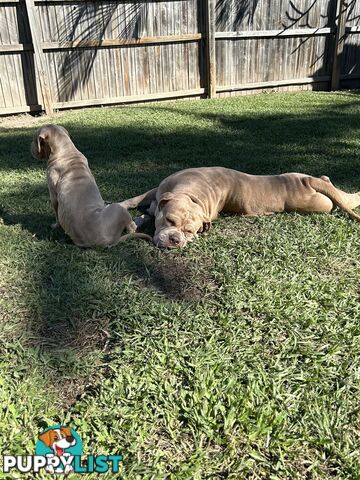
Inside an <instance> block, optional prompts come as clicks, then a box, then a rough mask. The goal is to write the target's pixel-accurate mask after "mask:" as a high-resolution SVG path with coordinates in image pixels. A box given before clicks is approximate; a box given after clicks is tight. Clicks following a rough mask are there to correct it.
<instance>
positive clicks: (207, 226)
mask: <svg viewBox="0 0 360 480" xmlns="http://www.w3.org/2000/svg"><path fill="white" fill-rule="evenodd" d="M210 228H211V222H210V221H209V222H207V221H205V222H203V224H202V227H201V228H200V229H199V231H198V232H197V233H205V232H208V231H209V230H210Z"/></svg>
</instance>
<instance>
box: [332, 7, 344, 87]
mask: <svg viewBox="0 0 360 480" xmlns="http://www.w3.org/2000/svg"><path fill="white" fill-rule="evenodd" d="M346 8H347V7H346V4H345V0H337V1H336V19H335V28H336V30H335V39H334V48H333V52H332V71H331V90H338V89H339V86H340V69H341V63H340V60H341V55H342V53H343V50H344V42H345V38H344V35H345V24H346Z"/></svg>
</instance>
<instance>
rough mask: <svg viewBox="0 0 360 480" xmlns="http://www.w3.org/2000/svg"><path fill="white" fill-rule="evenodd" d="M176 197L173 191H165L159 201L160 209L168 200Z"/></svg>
mask: <svg viewBox="0 0 360 480" xmlns="http://www.w3.org/2000/svg"><path fill="white" fill-rule="evenodd" d="M172 198H174V194H173V193H171V192H165V193H163V194H162V195H161V197H160V200H159V203H158V209H159V210H160V209H161V207H163V206H164V205H165V203H166V202H168V201H169V200H171V199H172Z"/></svg>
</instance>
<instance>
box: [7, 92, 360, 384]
mask: <svg viewBox="0 0 360 480" xmlns="http://www.w3.org/2000/svg"><path fill="white" fill-rule="evenodd" d="M343 95H345V96H347V97H348V102H347V103H345V104H343V105H341V110H340V109H339V108H336V107H332V106H331V104H330V105H329V106H327V107H326V108H322V109H321V110H320V109H319V111H318V113H317V114H314V112H313V111H312V112H311V114H310V113H309V115H305V114H301V115H299V114H296V113H289V114H279V113H276V114H273V115H270V114H266V113H264V114H251V115H250V114H243V113H241V112H234V111H233V112H232V113H231V114H223V113H217V114H215V113H211V112H208V111H207V110H206V109H200V112H198V111H195V109H194V108H191V107H189V108H188V107H187V106H186V105H185V104H183V105H181V106H180V107H179V108H176V107H171V106H161V105H157V106H150V107H139V108H141V109H146V108H148V109H149V110H150V111H151V112H152V113H155V112H156V113H160V112H164V113H165V112H171V113H172V114H174V115H179V116H187V117H188V118H190V119H192V120H194V121H195V124H196V122H197V121H198V120H199V121H204V120H212V121H215V122H216V123H215V125H216V128H214V129H203V130H193V129H190V128H183V129H181V128H179V129H178V130H177V131H176V132H172V133H169V132H168V133H166V132H164V131H163V130H161V129H160V130H157V128H156V126H155V127H154V128H153V129H152V128H151V127H150V126H149V125H146V126H145V127H143V128H141V127H139V128H133V127H121V126H119V127H115V126H113V127H109V128H107V129H106V130H105V129H104V128H103V127H99V128H94V127H91V128H88V127H86V126H85V127H84V126H81V127H79V126H77V125H76V124H75V123H72V121H71V120H70V121H66V122H64V125H65V126H66V127H67V128H68V129H69V130H70V132H71V134H72V137H73V139H74V142H75V144H76V145H77V147H78V148H79V149H80V150H81V151H83V153H84V154H85V155H86V156H87V157H88V159H89V163H90V167H91V168H92V171H93V173H94V175H95V178H96V179H97V182H98V184H99V187H100V190H101V191H102V194H103V197H104V198H105V199H106V200H112V201H116V200H120V198H126V197H130V196H133V195H136V194H139V193H141V192H142V191H145V190H147V189H150V188H152V187H153V186H156V185H157V184H158V183H159V181H160V180H161V179H162V178H164V177H165V176H167V175H169V174H171V173H173V172H174V171H176V170H180V169H182V168H188V167H191V166H204V165H209V166H211V165H220V164H221V165H223V166H226V167H231V168H235V169H239V170H243V171H246V172H249V173H255V174H264V173H268V174H276V173H281V172H284V171H294V170H298V171H304V172H306V173H309V174H313V175H323V174H326V175H329V176H330V178H331V179H332V181H334V183H335V184H337V185H339V186H340V187H343V188H347V189H351V190H359V187H360V154H359V153H358V151H357V150H355V145H354V151H353V152H351V154H350V153H349V145H350V147H351V143H350V144H349V143H346V142H344V141H343V140H342V138H344V137H345V138H346V136H347V135H348V132H349V129H352V130H354V129H356V128H358V127H359V116H358V113H357V112H355V111H351V110H350V108H351V107H352V106H353V105H354V104H358V100H357V98H356V93H344V94H343ZM59 123H61V121H60V122H59ZM20 130H21V131H20V132H19V134H17V133H16V131H15V133H14V131H12V132H11V134H10V135H9V136H3V138H2V142H1V146H0V156H1V158H2V161H1V167H0V169H1V170H3V171H20V172H21V171H22V170H23V169H24V168H25V169H30V170H32V169H34V170H38V169H39V163H38V162H37V161H36V160H31V159H30V155H29V154H28V152H29V143H30V140H31V135H32V130H31V131H30V129H27V130H26V131H25V133H24V129H20ZM89 139H90V140H89ZM109 146H110V147H109ZM7 152H11V155H9V154H8V153H7ZM24 152H25V153H24ZM104 152H106V154H104ZM314 159H316V160H314ZM21 161H24V168H23V167H22V166H21ZM40 165H41V164H40ZM142 166H143V167H142ZM43 167H45V165H44V166H43ZM151 167H152V168H151ZM40 168H41V167H40ZM142 169H143V171H141V170H142ZM109 172H111V174H110V175H109ZM32 205H33V206H34V207H32ZM0 206H1V212H0V216H1V217H2V219H3V221H4V223H5V224H6V225H15V224H20V225H21V226H22V227H23V229H25V230H27V231H29V232H30V234H31V235H33V236H34V239H33V241H44V240H46V241H47V242H44V243H43V246H44V251H43V252H42V253H39V254H38V257H37V258H36V259H34V258H32V255H33V254H32V252H29V257H28V265H27V266H26V267H25V268H26V269H29V270H32V269H36V275H35V276H34V278H35V280H34V282H35V284H33V285H32V288H31V292H34V291H35V292H36V295H37V298H36V301H35V303H34V300H32V303H31V304H32V308H33V309H34V318H35V319H37V320H36V321H35V322H34V324H33V326H32V330H33V331H32V334H31V336H32V337H33V339H35V341H36V342H37V344H38V346H39V347H40V348H41V349H43V350H45V351H46V352H47V355H48V356H49V357H50V359H52V361H53V362H54V365H55V367H54V368H55V369H57V370H58V371H59V372H60V373H61V375H64V376H65V377H66V376H68V375H69V372H70V371H71V369H72V368H73V367H74V362H72V361H71V355H75V356H81V354H82V352H87V353H89V352H90V353H91V350H92V349H94V350H96V349H100V350H101V348H103V347H104V345H106V343H107V341H108V337H112V331H111V328H112V327H111V321H115V320H116V318H117V316H118V315H120V314H121V315H122V313H121V312H123V316H124V322H125V324H124V326H123V327H121V328H123V329H124V331H129V330H131V328H133V327H132V324H131V322H132V321H133V320H132V317H131V314H132V313H131V312H132V305H131V304H129V305H124V307H123V309H122V310H121V309H120V310H119V309H117V310H116V309H112V307H111V302H112V298H113V297H112V292H111V290H112V288H113V289H114V290H116V291H117V292H118V293H117V294H116V295H118V296H117V297H116V298H117V299H118V300H119V298H123V301H124V302H126V295H125V296H123V292H124V291H125V290H124V289H125V288H126V282H125V283H122V278H117V275H118V273H119V272H120V273H122V274H123V275H125V277H131V275H135V278H137V280H138V281H139V282H140V284H139V285H140V286H141V285H145V286H150V287H152V288H155V289H157V290H159V291H160V292H161V294H162V295H163V296H164V301H166V300H171V301H176V302H178V303H180V304H183V303H184V301H185V303H186V301H189V300H190V301H191V300H193V299H194V298H191V297H188V298H187V297H186V295H185V293H184V292H185V290H186V289H188V290H189V289H190V290H191V285H190V284H189V283H185V284H184V285H185V289H184V290H182V289H181V287H180V290H178V292H177V293H175V294H174V292H173V291H172V290H169V286H168V281H169V278H167V277H166V272H167V271H168V270H171V269H174V270H175V269H177V270H178V272H179V275H180V276H179V277H178V278H177V279H176V283H177V284H180V285H181V281H182V277H184V278H186V277H188V278H190V282H191V281H192V280H193V281H194V284H195V283H196V282H197V279H196V278H195V277H193V276H192V274H191V265H190V264H189V263H188V262H187V261H186V259H185V260H184V261H181V262H180V263H181V265H180V264H179V263H177V262H178V260H176V259H174V256H171V255H167V256H166V254H160V253H159V252H157V251H155V247H152V246H150V247H145V246H140V247H139V246H138V245H134V244H131V243H130V244H128V245H126V244H125V245H122V246H119V247H115V249H112V250H100V249H95V250H81V249H78V248H77V247H75V246H73V245H71V242H70V241H69V240H68V239H66V237H65V235H64V234H63V232H62V231H61V230H58V231H55V232H52V231H51V230H50V227H49V224H50V223H51V222H52V221H53V218H52V216H51V213H50V210H49V198H48V192H47V186H46V180H45V176H44V184H43V185H41V184H40V185H36V186H35V187H34V186H33V185H28V186H25V187H21V188H19V189H17V190H10V191H8V192H6V193H5V194H4V195H3V196H2V198H1V205H0ZM65 246H66V248H64V247H65ZM37 251H38V252H39V251H40V252H41V248H40V249H37ZM159 259H160V260H161V259H162V260H163V269H162V268H161V265H160V267H157V265H158V264H159ZM164 259H165V260H164ZM166 262H168V264H166ZM119 265H120V266H119ZM101 272H104V273H103V276H104V281H103V278H102V273H101ZM111 278H113V283H111ZM108 282H110V284H109V283H108ZM109 285H110V287H111V288H110V291H109ZM118 289H119V290H118ZM119 292H120V293H119ZM200 293H201V292H200ZM29 295H30V294H29ZM195 295H196V292H195ZM29 298H30V297H29ZM132 300H134V301H139V299H138V298H137V297H136V295H135V294H134V297H129V302H130V303H131V301H132ZM185 303H184V304H185ZM104 305H105V306H106V312H105V313H106V314H105V315H104V313H103V311H102V310H103V306H104ZM135 323H136V322H135ZM134 328H135V324H134ZM64 356H65V358H67V359H68V362H67V361H63V357H64ZM69 358H70V360H69ZM77 362H78V365H81V362H80V363H79V361H78V360H77ZM75 364H76V362H75Z"/></svg>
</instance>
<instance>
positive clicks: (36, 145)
mask: <svg viewBox="0 0 360 480" xmlns="http://www.w3.org/2000/svg"><path fill="white" fill-rule="evenodd" d="M64 136H65V137H69V133H68V131H67V130H66V129H65V128H64V127H61V126H60V125H44V126H43V127H40V128H38V129H37V130H36V132H35V134H34V138H33V141H32V142H31V154H32V156H33V157H34V158H37V159H44V160H48V159H49V156H50V154H51V153H53V152H54V150H55V148H56V146H57V144H58V142H59V140H60V139H61V137H62V138H63V137H64Z"/></svg>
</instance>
